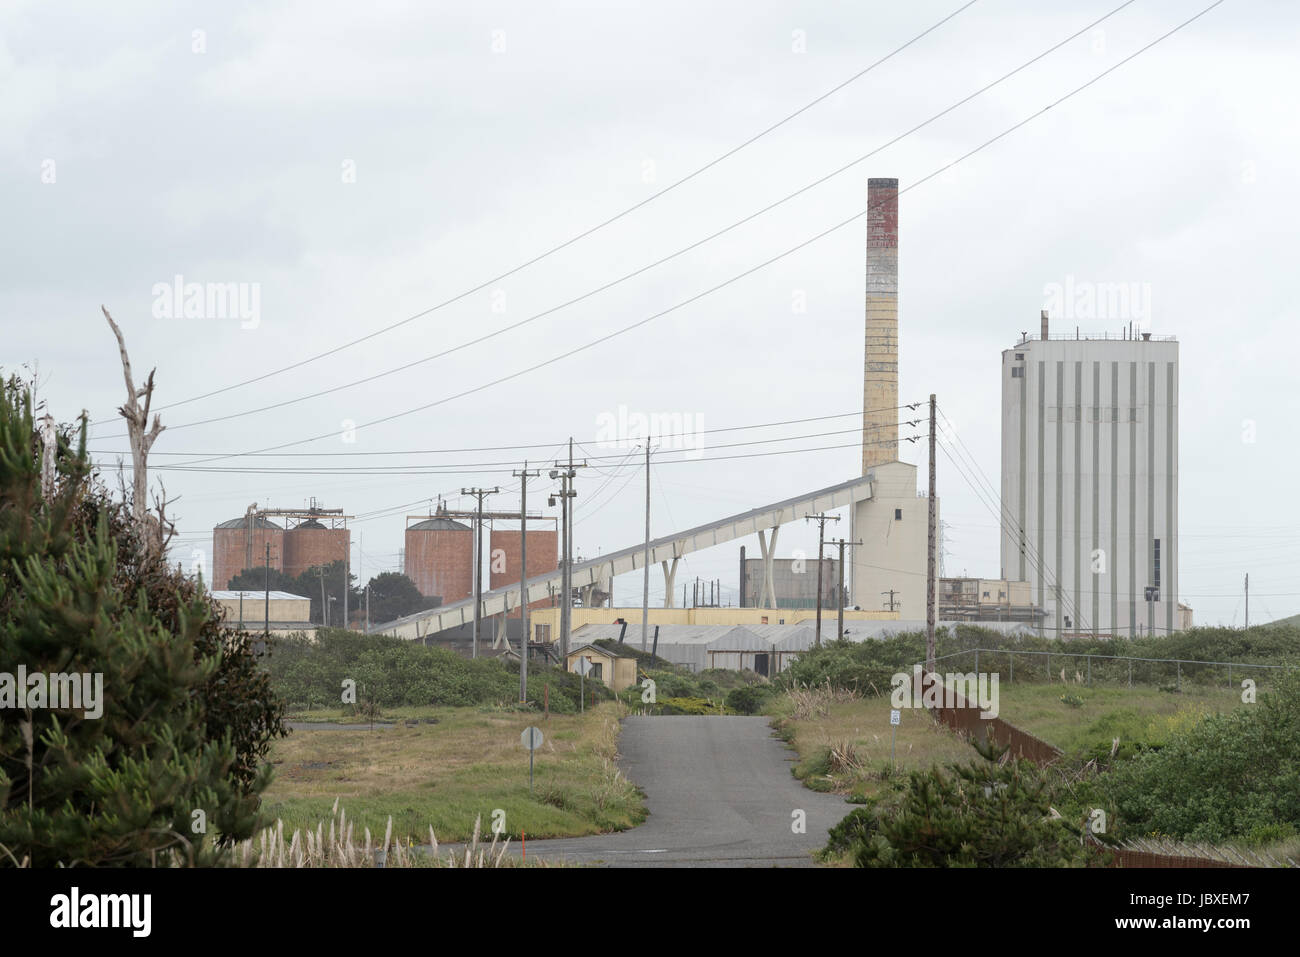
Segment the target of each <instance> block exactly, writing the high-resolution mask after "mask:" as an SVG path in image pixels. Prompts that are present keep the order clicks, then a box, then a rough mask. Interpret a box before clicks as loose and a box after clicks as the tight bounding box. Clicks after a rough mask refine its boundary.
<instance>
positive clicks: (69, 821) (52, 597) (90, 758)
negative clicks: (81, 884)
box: [0, 379, 285, 867]
mask: <svg viewBox="0 0 1300 957" xmlns="http://www.w3.org/2000/svg"><path fill="white" fill-rule="evenodd" d="M78 431H79V433H80V434H79V435H75V434H74V433H73V432H72V431H71V430H70V429H68V428H67V427H60V428H59V429H58V436H57V438H58V451H57V455H56V480H55V485H54V487H53V489H51V491H50V494H49V495H48V496H46V495H43V494H42V491H41V467H40V461H39V452H38V449H39V448H40V445H41V443H40V441H39V439H38V438H37V437H36V426H35V423H34V421H33V416H32V408H31V399H30V395H29V393H27V390H26V388H25V387H24V386H23V385H22V384H21V383H20V382H19V381H18V380H16V379H11V380H9V381H8V382H7V383H5V384H3V385H2V386H0V674H4V675H6V676H10V677H11V678H12V675H13V674H14V673H15V672H16V671H17V670H18V669H19V668H25V669H26V670H27V671H28V673H29V674H31V675H35V674H46V675H49V674H56V673H61V674H65V675H67V674H71V675H78V676H79V675H83V674H88V675H93V676H96V679H97V680H96V681H95V682H94V684H92V687H91V693H92V695H95V693H96V689H97V691H98V703H97V707H98V709H99V710H100V712H101V713H99V714H98V715H96V714H94V713H92V706H91V703H90V702H87V701H84V700H83V701H82V702H81V705H82V707H57V708H56V707H36V708H29V709H23V710H18V709H17V708H16V707H15V706H14V704H13V702H6V703H5V706H4V707H0V848H3V849H4V853H3V859H4V860H6V861H8V862H10V863H19V862H21V861H23V860H24V859H26V860H27V861H28V863H29V864H30V865H32V866H35V867H64V866H66V867H72V866H80V867H94V866H139V867H148V866H153V865H154V864H155V863H157V864H158V865H164V866H165V865H166V864H168V863H172V862H174V861H175V860H176V859H177V857H179V859H181V860H183V861H185V862H186V863H194V864H199V865H211V864H218V863H223V862H224V861H225V853H226V849H227V847H228V846H229V845H230V844H231V843H232V842H234V841H237V840H243V839H246V838H249V837H251V836H252V835H253V834H254V833H255V832H256V830H257V829H258V828H259V827H260V826H261V825H262V823H263V822H262V821H261V820H260V819H259V814H258V810H259V801H260V795H261V793H262V792H263V791H264V789H265V788H266V786H267V785H268V784H269V782H270V767H269V765H267V764H266V763H265V761H264V757H265V755H266V752H267V750H268V748H269V746H270V742H271V740H272V739H273V738H274V737H275V736H277V735H280V734H283V733H285V732H284V729H283V726H282V723H281V716H282V706H281V704H280V703H279V701H277V700H276V697H275V695H274V693H273V692H272V690H271V688H270V684H269V682H268V681H267V679H266V676H265V674H264V673H263V672H262V670H261V668H260V666H259V665H258V663H257V658H258V653H257V651H256V650H255V648H256V645H255V643H254V642H252V641H247V640H241V639H240V638H239V637H237V636H234V635H231V634H229V633H228V632H226V631H225V629H224V628H223V627H222V621H221V613H220V610H219V608H218V607H217V606H216V605H215V603H214V602H213V601H212V599H211V598H210V597H209V596H208V595H207V594H205V593H204V591H203V588H202V585H201V584H200V583H198V582H196V581H192V580H190V579H187V578H186V577H185V576H184V575H183V574H182V573H181V571H180V570H179V569H178V568H176V567H174V566H169V565H168V563H167V560H166V558H165V556H163V555H162V554H160V553H159V552H158V550H157V549H156V547H154V546H153V545H150V546H148V547H146V546H145V538H144V537H145V536H146V535H148V536H149V538H150V540H152V537H153V536H152V533H151V532H149V531H148V530H147V529H142V528H141V527H140V525H139V524H137V523H136V521H135V519H134V516H133V514H132V510H131V508H130V506H129V504H128V503H126V502H123V501H119V500H118V499H116V498H115V497H114V496H113V495H112V494H111V493H110V492H109V491H108V489H107V488H105V487H104V486H103V485H102V484H101V483H99V482H98V481H97V480H96V479H95V478H94V477H93V475H92V474H91V469H90V463H89V460H88V458H87V455H86V451H85V448H86V445H85V443H86V439H85V434H86V432H85V418H84V416H83V418H82V422H81V425H80V428H79V430H78ZM74 443H75V444H74ZM246 637H247V636H244V638H246ZM12 691H13V687H12V685H10V687H9V688H8V689H7V692H8V693H12ZM197 812H202V817H201V818H200V817H198V816H196V815H197ZM200 820H202V821H204V822H206V827H204V828H200V829H196V828H194V826H193V825H194V824H195V823H197V822H199V821H200ZM174 855H175V856H174Z"/></svg>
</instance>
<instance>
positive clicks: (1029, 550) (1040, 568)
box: [939, 412, 1089, 631]
mask: <svg viewBox="0 0 1300 957" xmlns="http://www.w3.org/2000/svg"><path fill="white" fill-rule="evenodd" d="M940 414H942V412H940ZM943 419H944V422H945V423H946V424H947V428H948V431H949V432H950V433H951V434H952V435H953V436H954V437H955V438H957V441H958V442H961V437H960V436H959V435H958V434H957V430H956V429H955V428H954V427H953V424H952V420H950V419H949V418H948V416H947V415H944V416H943ZM962 444H963V446H964V443H962ZM939 448H940V449H942V450H943V454H944V455H946V456H947V457H948V461H949V462H951V463H952V464H953V467H954V468H956V469H957V472H958V474H959V475H961V477H962V480H963V481H964V482H966V484H967V485H968V486H970V489H971V491H973V492H975V494H976V497H977V498H979V500H980V504H982V505H984V507H985V508H987V509H988V510H989V513H990V514H992V515H994V517H995V518H998V520H999V521H1000V523H1001V529H1002V532H1003V533H1004V534H1006V535H1012V536H1014V537H1015V538H1016V541H1017V542H1019V543H1020V545H1021V547H1022V548H1023V549H1024V550H1025V555H1026V557H1027V559H1028V560H1029V563H1030V565H1031V566H1033V567H1034V570H1035V571H1037V572H1038V574H1039V576H1040V577H1041V578H1043V580H1044V581H1045V583H1046V584H1047V586H1048V587H1049V588H1050V589H1051V590H1052V591H1053V592H1054V593H1055V597H1056V600H1057V602H1058V603H1059V604H1060V605H1061V606H1062V607H1063V608H1064V609H1065V610H1066V611H1067V612H1069V613H1070V615H1071V616H1072V617H1073V620H1074V621H1075V622H1077V625H1076V627H1075V630H1076V631H1080V630H1082V631H1087V630H1089V629H1088V628H1086V627H1085V626H1086V622H1085V620H1084V619H1083V616H1082V615H1080V614H1079V609H1078V607H1077V605H1076V603H1075V602H1074V600H1073V597H1072V596H1071V595H1069V594H1066V593H1065V592H1064V590H1063V589H1062V588H1061V585H1060V582H1059V580H1058V579H1057V578H1056V574H1055V572H1053V571H1051V570H1050V569H1049V568H1048V566H1047V561H1046V559H1044V558H1043V557H1042V556H1041V555H1040V554H1038V553H1037V550H1036V549H1035V548H1034V546H1033V544H1032V543H1030V542H1028V541H1025V540H1023V538H1022V536H1020V534H1019V533H1018V532H1017V531H1014V530H1013V525H1012V522H1011V519H1010V515H1009V510H1008V509H1007V507H1006V505H1005V503H1003V502H1002V498H1001V496H1000V495H998V494H997V493H995V492H994V491H993V490H992V483H991V482H988V477H987V476H984V479H985V482H986V483H987V489H983V488H977V487H976V484H975V482H972V481H971V478H969V477H968V476H967V474H966V470H965V468H964V467H963V465H962V464H961V463H959V462H958V461H957V459H955V458H953V456H952V455H951V454H950V453H949V452H948V449H947V448H946V447H945V446H944V445H943V444H941V445H940V446H939ZM953 450H954V451H956V446H953ZM967 452H968V453H969V450H967ZM958 455H960V453H958ZM971 462H972V463H973V465H974V467H975V469H976V470H978V471H979V473H980V474H981V475H983V474H984V473H983V469H980V467H979V463H978V462H977V461H975V459H974V457H973V456H972V457H971ZM976 481H978V480H976ZM985 491H987V492H988V494H989V496H990V497H991V498H992V499H993V500H995V501H997V502H998V511H997V512H994V510H993V506H992V505H990V504H989V503H988V502H987V501H985V498H984V494H985Z"/></svg>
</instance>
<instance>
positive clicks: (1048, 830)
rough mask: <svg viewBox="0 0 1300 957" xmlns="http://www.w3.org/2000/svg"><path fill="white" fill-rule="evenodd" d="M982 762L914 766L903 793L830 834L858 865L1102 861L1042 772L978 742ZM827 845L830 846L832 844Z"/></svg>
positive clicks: (1028, 864)
mask: <svg viewBox="0 0 1300 957" xmlns="http://www.w3.org/2000/svg"><path fill="white" fill-rule="evenodd" d="M979 750H980V754H981V758H982V760H980V761H977V762H972V763H970V764H964V765H963V764H949V765H948V766H947V767H946V768H940V767H937V766H936V767H931V768H929V769H927V770H918V771H911V772H909V774H908V777H907V780H906V782H905V783H904V785H903V787H902V788H901V790H899V791H898V792H896V793H895V794H893V795H890V796H889V797H887V798H886V799H884V800H882V801H880V802H878V803H876V804H873V805H868V806H867V807H865V808H858V809H856V810H854V811H853V812H851V813H850V814H849V816H848V818H846V819H845V820H844V821H841V822H840V825H839V829H838V831H837V832H833V834H837V835H838V836H837V837H836V838H835V839H836V840H837V841H838V842H839V845H841V846H842V845H843V844H845V843H848V842H849V840H852V844H851V848H852V854H853V859H854V863H855V864H856V866H858V867H1086V866H1089V865H1094V864H1099V863H1101V859H1100V857H1099V855H1097V854H1096V853H1095V852H1094V851H1093V850H1092V849H1091V848H1089V847H1085V846H1084V845H1083V843H1082V841H1081V839H1080V838H1081V832H1080V831H1079V830H1076V829H1074V828H1072V827H1071V826H1069V825H1068V824H1067V823H1066V821H1065V820H1064V819H1061V818H1058V817H1055V816H1054V815H1053V813H1052V808H1051V791H1050V788H1049V786H1048V779H1047V777H1046V776H1045V774H1044V773H1043V772H1042V771H1040V770H1039V769H1038V768H1036V767H1035V766H1034V765H1032V764H1030V763H1029V762H1026V761H1008V762H1006V763H1002V762H1000V761H999V758H1000V757H1002V754H1003V752H1000V751H998V750H997V749H995V748H986V747H982V746H981V747H979ZM828 850H830V849H829V848H828Z"/></svg>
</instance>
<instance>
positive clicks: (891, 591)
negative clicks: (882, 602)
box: [880, 588, 898, 611]
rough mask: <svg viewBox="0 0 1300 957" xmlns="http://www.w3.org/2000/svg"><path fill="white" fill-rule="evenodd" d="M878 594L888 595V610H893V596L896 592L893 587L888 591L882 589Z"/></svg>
mask: <svg viewBox="0 0 1300 957" xmlns="http://www.w3.org/2000/svg"><path fill="white" fill-rule="evenodd" d="M880 594H882V595H888V596H889V610H890V611H893V610H894V596H895V595H897V594H898V592H896V591H895V590H894V589H892V588H891V589H889V591H882V592H881V593H880Z"/></svg>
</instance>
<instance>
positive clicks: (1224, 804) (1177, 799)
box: [1098, 671, 1300, 841]
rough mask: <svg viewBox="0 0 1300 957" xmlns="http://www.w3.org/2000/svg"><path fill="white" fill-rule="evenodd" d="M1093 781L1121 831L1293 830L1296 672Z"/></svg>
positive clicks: (1298, 775)
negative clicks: (1255, 697)
mask: <svg viewBox="0 0 1300 957" xmlns="http://www.w3.org/2000/svg"><path fill="white" fill-rule="evenodd" d="M1098 783H1099V786H1100V788H1101V790H1102V791H1103V793H1105V794H1106V795H1108V796H1109V797H1110V799H1111V800H1112V801H1113V802H1114V805H1115V806H1116V808H1117V809H1118V822H1117V823H1118V825H1119V826H1120V827H1121V828H1122V829H1123V832H1124V833H1125V834H1146V833H1153V832H1154V833H1160V834H1167V835H1170V836H1173V837H1180V838H1187V839H1190V840H1200V841H1222V840H1227V839H1243V838H1250V837H1251V835H1252V834H1270V833H1273V831H1275V830H1277V829H1278V828H1282V829H1284V830H1285V829H1289V828H1300V672H1296V671H1291V672H1288V673H1287V674H1285V675H1283V676H1281V677H1279V678H1278V679H1277V680H1276V683H1275V686H1274V687H1273V688H1272V690H1270V691H1267V692H1264V693H1262V694H1261V695H1260V697H1259V700H1258V702H1257V703H1255V704H1247V705H1243V706H1242V707H1239V708H1237V709H1235V710H1233V711H1229V712H1226V713H1223V714H1212V715H1208V716H1206V717H1204V718H1202V719H1201V720H1199V721H1197V722H1196V723H1195V724H1192V725H1190V726H1189V727H1184V728H1180V729H1177V730H1175V731H1173V732H1172V733H1171V734H1170V736H1169V738H1168V740H1167V741H1166V742H1165V744H1164V746H1163V747H1161V748H1160V749H1159V750H1153V751H1146V752H1143V753H1140V754H1138V755H1136V756H1135V757H1134V758H1132V759H1131V760H1129V761H1121V762H1117V763H1116V765H1115V766H1114V767H1113V768H1112V769H1111V770H1110V771H1109V772H1107V773H1106V774H1105V775H1103V776H1102V778H1101V779H1100V781H1099V782H1098ZM1270 829H1271V830H1270Z"/></svg>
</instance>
